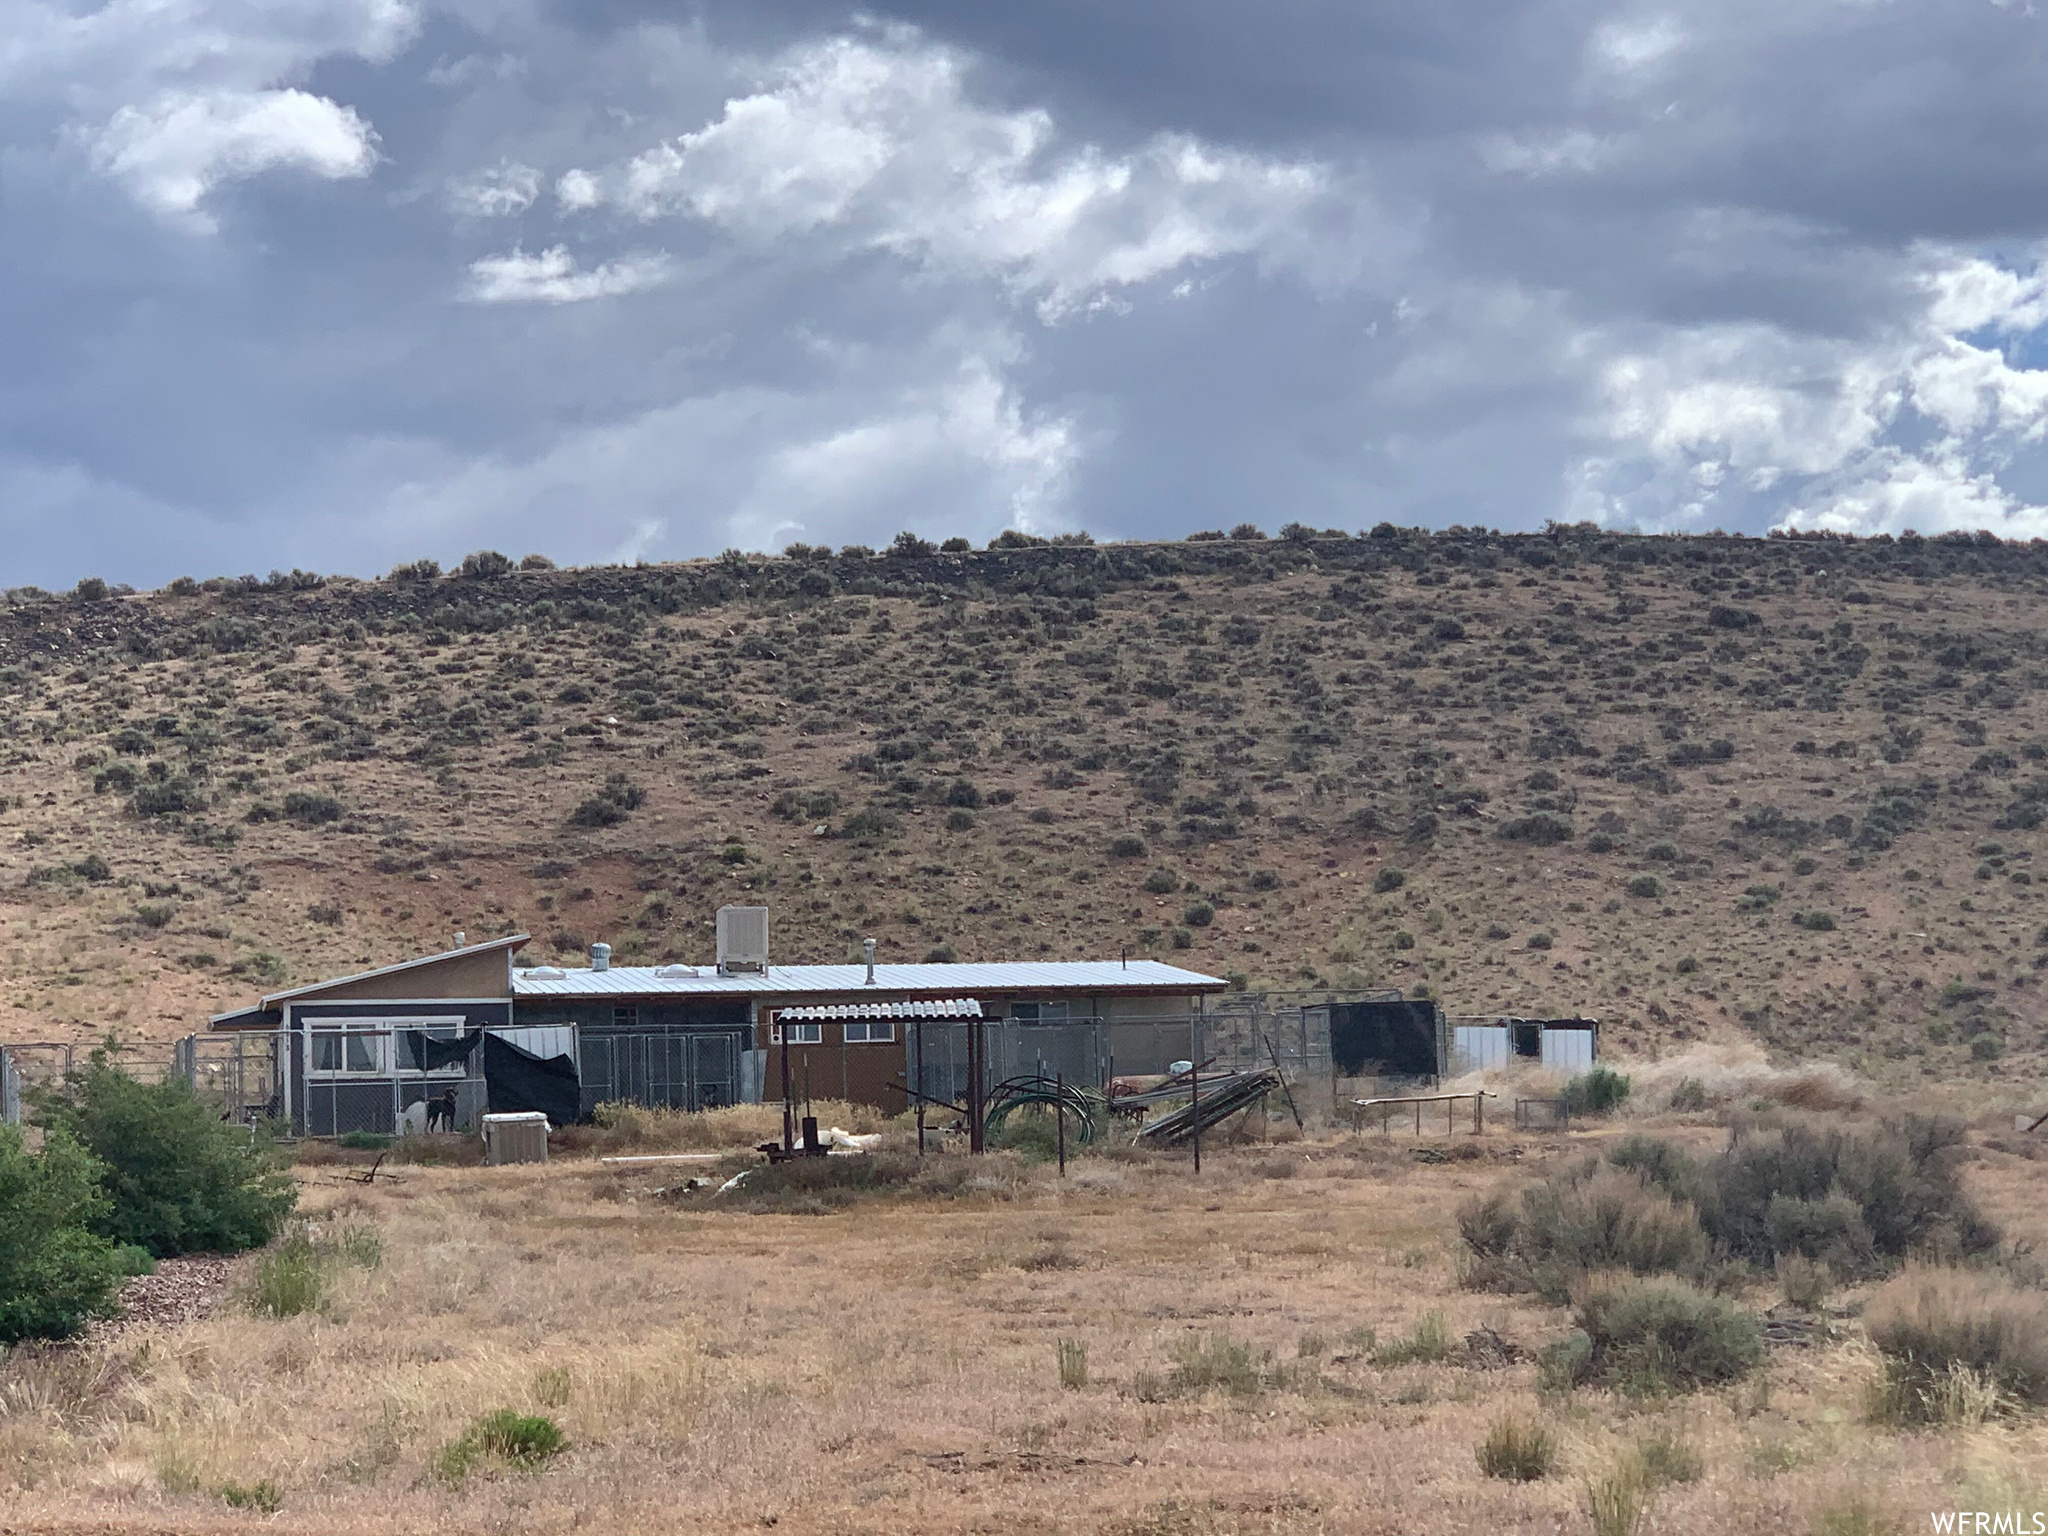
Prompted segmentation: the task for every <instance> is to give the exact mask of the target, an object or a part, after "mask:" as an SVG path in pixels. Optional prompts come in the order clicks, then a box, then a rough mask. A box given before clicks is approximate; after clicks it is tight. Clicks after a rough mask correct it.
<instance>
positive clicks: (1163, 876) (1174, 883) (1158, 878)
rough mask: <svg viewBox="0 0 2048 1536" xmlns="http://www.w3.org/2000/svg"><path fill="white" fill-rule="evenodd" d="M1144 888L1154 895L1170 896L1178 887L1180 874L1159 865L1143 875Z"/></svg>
mask: <svg viewBox="0 0 2048 1536" xmlns="http://www.w3.org/2000/svg"><path fill="white" fill-rule="evenodd" d="M1144 888H1145V890H1147V891H1149V892H1150V893H1151V894H1152V895H1154V896H1171V895H1172V894H1173V893H1174V892H1175V891H1177V890H1179V889H1180V876H1179V875H1177V874H1175V873H1174V872H1173V871H1172V870H1170V869H1167V868H1165V867H1164V866H1161V867H1160V868H1158V869H1155V870H1153V871H1152V873H1151V874H1149V875H1147V876H1146V877H1145V886H1144Z"/></svg>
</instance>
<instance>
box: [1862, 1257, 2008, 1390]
mask: <svg viewBox="0 0 2048 1536" xmlns="http://www.w3.org/2000/svg"><path fill="white" fill-rule="evenodd" d="M1863 1326H1864V1330H1865V1332H1867V1333H1868V1334H1869V1335H1870V1341H1871V1343H1873V1344H1875V1345H1876V1346H1877V1348H1878V1350H1879V1352H1880V1353H1881V1354H1882V1355H1883V1356H1884V1375H1883V1378H1882V1381H1881V1384H1880V1389H1879V1393H1880V1395H1879V1400H1878V1402H1877V1403H1876V1404H1874V1405H1873V1406H1874V1407H1875V1408H1876V1409H1877V1414H1878V1416H1879V1417H1881V1418H1885V1419H1889V1420H1892V1421H1894V1422H1904V1423H1940V1422H1956V1421H1963V1420H1968V1419H1971V1418H1978V1419H1981V1418H1984V1417H1988V1416H1989V1415H1990V1414H1991V1413H1993V1412H1996V1411H1997V1410H1998V1408H1999V1406H2001V1404H2002V1403H2004V1402H2012V1403H2024V1404H2028V1405H2031V1406H2035V1407H2039V1406H2043V1405H2048V1295H2044V1294H2043V1293H2042V1292H2039V1291H2022V1290H2016V1289H2014V1288H2013V1287H2012V1286H2011V1285H2009V1284H2007V1283H2005V1282H2004V1281H2003V1280H2001V1279H1999V1278H1997V1277H1996V1276H1994V1275H1991V1274H1987V1273H1984V1272H1982V1271H1975V1270H1960V1269H1951V1268H1938V1267H1934V1266H1928V1267H1924V1268H1915V1269H1909V1270H1908V1271H1906V1273H1904V1274H1903V1275H1900V1276H1899V1277H1898V1278H1897V1279H1895V1280H1892V1281H1890V1282H1888V1283H1887V1284H1886V1285H1885V1286H1883V1287H1882V1288H1881V1289H1880V1290H1879V1291H1878V1292H1877V1294H1876V1295H1875V1296H1873V1297H1872V1298H1871V1299H1870V1303H1869V1305H1868V1306H1867V1307H1866V1308H1865V1309H1864V1314H1863Z"/></svg>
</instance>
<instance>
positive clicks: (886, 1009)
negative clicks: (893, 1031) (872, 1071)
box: [780, 997, 981, 1024]
mask: <svg viewBox="0 0 2048 1536" xmlns="http://www.w3.org/2000/svg"><path fill="white" fill-rule="evenodd" d="M780 1016H781V1017H782V1018H785V1019H789V1020H792V1021H794V1022H795V1023H798V1024H808V1023H810V1022H811V1021H812V1020H814V1019H816V1020H825V1019H978V1018H980V1017H981V1004H980V1003H978V1002H976V1001H975V1000H974V999H973V998H971V997H956V998H953V999H952V1000H951V1001H949V1002H936V1003H820V1004H818V1005H817V1006H815V1007H810V1008H784V1009H781V1010H780Z"/></svg>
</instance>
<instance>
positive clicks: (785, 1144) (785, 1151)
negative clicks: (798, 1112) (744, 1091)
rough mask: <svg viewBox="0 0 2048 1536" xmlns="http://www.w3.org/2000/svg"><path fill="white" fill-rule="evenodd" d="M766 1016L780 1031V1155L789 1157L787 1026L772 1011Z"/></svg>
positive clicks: (792, 1131)
mask: <svg viewBox="0 0 2048 1536" xmlns="http://www.w3.org/2000/svg"><path fill="white" fill-rule="evenodd" d="M768 1017H769V1020H770V1021H771V1022H772V1024H773V1026H774V1028H775V1029H777V1030H780V1031H781V1032H782V1040H781V1044H782V1155H783V1156H784V1157H789V1156H792V1155H794V1154H795V1152H796V1123H795V1122H794V1121H792V1120H791V1119H790V1115H791V1114H792V1113H793V1110H794V1106H792V1105H791V1104H790V1102H789V1026H788V1025H787V1024H784V1023H783V1022H781V1020H780V1018H779V1017H778V1016H777V1015H775V1014H773V1013H771V1014H769V1015H768Z"/></svg>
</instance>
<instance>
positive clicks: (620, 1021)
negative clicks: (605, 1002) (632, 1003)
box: [612, 1008, 640, 1029]
mask: <svg viewBox="0 0 2048 1536" xmlns="http://www.w3.org/2000/svg"><path fill="white" fill-rule="evenodd" d="M639 1027H640V1010H639V1009H638V1008H614V1009H613V1010H612V1028H613V1029H638V1028H639Z"/></svg>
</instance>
